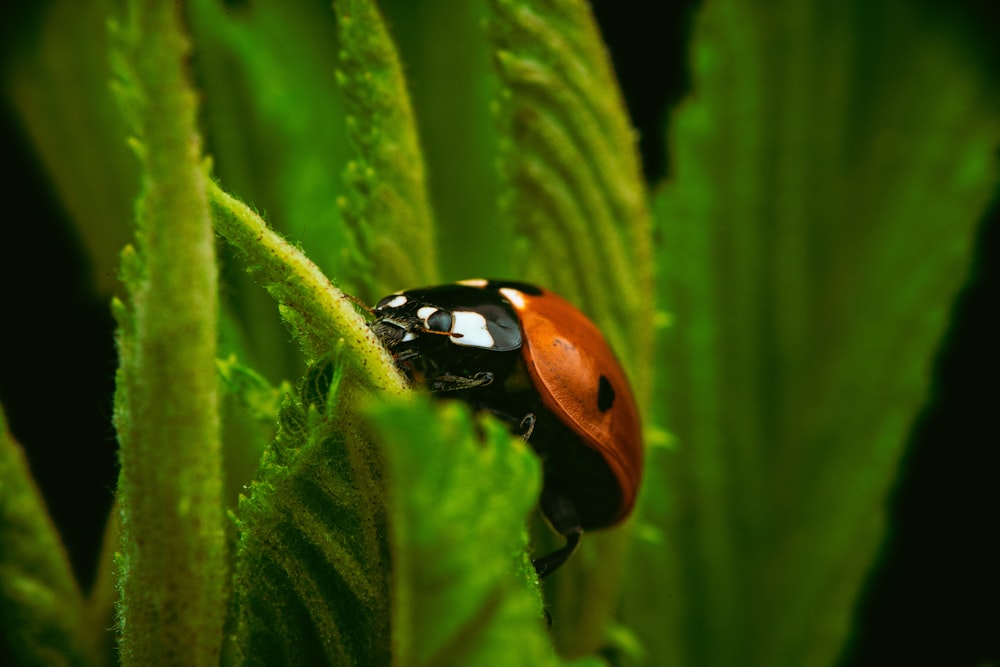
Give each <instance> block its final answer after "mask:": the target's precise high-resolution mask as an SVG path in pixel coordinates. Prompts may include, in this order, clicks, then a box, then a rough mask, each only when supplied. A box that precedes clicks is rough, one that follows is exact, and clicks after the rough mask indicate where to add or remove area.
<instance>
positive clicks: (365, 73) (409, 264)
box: [333, 0, 437, 303]
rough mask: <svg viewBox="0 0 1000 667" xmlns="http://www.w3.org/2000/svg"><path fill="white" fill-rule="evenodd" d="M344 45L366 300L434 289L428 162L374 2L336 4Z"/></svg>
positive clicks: (348, 203) (349, 202) (351, 188)
mask: <svg viewBox="0 0 1000 667" xmlns="http://www.w3.org/2000/svg"><path fill="white" fill-rule="evenodd" d="M333 7H334V10H335V11H336V14H337V25H338V28H339V33H338V34H339V37H340V43H341V52H340V70H339V71H338V76H337V78H338V80H339V82H340V88H341V91H342V92H343V95H344V100H345V103H346V105H347V113H348V116H347V129H348V133H349V137H350V139H351V143H352V144H353V146H354V150H355V158H354V159H353V160H351V161H350V162H349V163H348V164H347V168H346V169H345V170H344V180H345V181H346V185H347V193H346V196H345V197H344V201H343V215H344V218H345V220H346V221H347V223H348V224H349V226H350V229H351V231H352V232H353V234H354V236H355V242H356V243H357V244H358V246H359V248H358V252H356V253H355V254H354V255H353V256H352V259H354V262H355V263H354V266H353V267H352V268H353V269H354V270H353V271H352V273H354V274H356V275H357V276H359V277H364V278H366V279H367V284H366V285H365V287H366V288H367V289H366V290H365V291H364V292H363V293H362V294H361V296H363V297H365V298H367V300H368V301H370V302H372V303H374V301H375V300H377V299H379V298H381V297H382V296H384V295H386V294H389V293H391V292H392V291H394V290H398V289H404V288H406V287H413V286H417V285H427V284H433V283H435V282H436V276H437V257H436V252H435V244H434V227H433V225H432V223H433V220H432V217H431V210H430V202H429V201H428V196H427V183H426V178H425V176H424V159H423V155H421V153H420V146H419V140H418V136H417V127H416V121H415V119H414V117H413V110H412V108H411V106H410V97H409V94H408V93H407V90H406V81H405V80H404V79H403V72H402V69H401V66H400V63H399V56H398V54H397V53H396V47H395V45H394V44H393V43H392V40H391V39H390V37H389V33H388V31H387V30H386V27H385V23H384V22H383V20H382V17H381V15H380V14H379V11H378V9H377V8H376V7H375V4H374V2H372V1H371V0H337V2H335V3H334V4H333Z"/></svg>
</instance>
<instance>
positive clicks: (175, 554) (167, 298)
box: [114, 0, 229, 665]
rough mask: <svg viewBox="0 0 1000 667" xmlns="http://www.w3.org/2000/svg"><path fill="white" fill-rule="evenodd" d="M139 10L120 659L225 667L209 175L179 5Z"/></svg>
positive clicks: (120, 60)
mask: <svg viewBox="0 0 1000 667" xmlns="http://www.w3.org/2000/svg"><path fill="white" fill-rule="evenodd" d="M129 9H130V11H129V19H128V20H129V23H128V24H127V25H126V26H125V27H122V28H118V29H117V34H116V37H117V39H118V40H119V41H118V43H117V44H116V50H115V51H114V56H115V58H116V63H117V66H118V68H119V71H120V74H121V76H122V81H121V82H120V83H119V86H118V93H119V99H120V101H121V103H122V106H123V109H124V110H125V113H126V116H127V118H128V119H129V120H130V121H131V122H132V123H133V125H134V128H135V131H136V133H137V136H138V139H137V140H136V142H135V146H136V148H137V152H138V153H139V156H140V159H141V161H142V167H143V180H144V185H143V194H142V196H141V198H140V200H139V203H138V206H137V231H136V240H137V251H131V250H127V251H126V252H125V253H123V257H122V276H123V280H124V282H125V284H126V286H127V287H128V290H129V302H128V305H127V306H126V305H123V304H121V303H118V304H117V305H116V311H117V313H116V314H117V315H118V316H119V340H120V345H119V353H120V357H121V368H120V369H119V373H118V386H117V389H116V394H115V426H116V428H117V431H118V437H119V441H120V443H121V449H120V460H121V474H120V477H119V483H118V503H119V509H120V512H121V530H122V540H121V550H122V552H121V554H120V556H119V559H118V568H119V569H118V585H119V589H120V599H119V608H118V624H119V629H120V632H121V639H120V643H119V652H120V657H121V660H122V662H123V663H124V664H141V665H147V664H152V663H154V662H155V663H156V664H165V665H166V664H178V665H208V664H218V661H219V652H220V649H221V645H222V627H223V623H224V621H225V614H226V599H227V593H228V587H229V586H228V569H229V568H228V560H227V556H228V554H227V550H226V543H225V526H224V523H223V518H224V516H223V512H222V493H221V489H222V464H221V446H220V440H219V417H218V392H217V382H218V380H217V377H216V373H215V357H216V336H217V331H216V319H217V311H218V296H217V292H218V285H217V276H216V266H215V238H214V234H213V232H212V227H211V220H210V217H209V204H208V195H207V185H208V177H207V175H206V173H205V170H204V167H203V166H202V156H201V142H200V139H199V137H198V134H197V131H196V123H195V116H196V104H195V94H194V91H193V90H192V89H191V87H190V85H189V82H188V81H187V78H186V77H187V68H186V62H187V57H188V54H189V50H190V47H189V44H188V42H187V37H186V36H185V35H184V33H183V32H182V29H181V17H180V16H179V13H178V12H179V5H176V4H169V3H168V4H164V3H154V2H140V1H138V0H137V1H136V2H132V3H131V4H130V8H129ZM151 628H156V631H155V632H153V631H151Z"/></svg>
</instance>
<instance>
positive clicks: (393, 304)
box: [379, 294, 409, 308]
mask: <svg viewBox="0 0 1000 667" xmlns="http://www.w3.org/2000/svg"><path fill="white" fill-rule="evenodd" d="M407 301H409V299H407V298H406V295H405V294H397V295H395V296H394V297H392V298H391V299H389V300H388V301H386V302H385V303H383V304H381V305H380V306H379V307H381V308H399V307H400V306H405V305H406V302H407Z"/></svg>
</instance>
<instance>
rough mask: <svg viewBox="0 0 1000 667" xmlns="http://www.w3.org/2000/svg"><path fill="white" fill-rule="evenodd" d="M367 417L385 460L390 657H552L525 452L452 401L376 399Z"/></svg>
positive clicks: (532, 477)
mask: <svg viewBox="0 0 1000 667" xmlns="http://www.w3.org/2000/svg"><path fill="white" fill-rule="evenodd" d="M369 419H370V422H371V425H372V427H373V428H374V429H375V431H376V432H377V433H378V435H379V437H380V440H381V442H382V446H383V448H384V451H385V459H386V462H387V464H388V468H387V470H386V473H387V481H388V489H389V507H390V509H389V512H390V523H389V525H390V529H391V544H392V561H393V583H394V603H393V621H392V622H393V637H394V642H393V644H394V656H393V664H396V665H400V666H401V667H408V666H416V665H543V664H555V662H556V661H555V658H554V655H553V653H552V648H551V646H550V644H549V642H548V640H547V639H546V636H545V619H544V617H543V615H542V609H541V599H540V597H539V592H538V588H537V584H535V583H534V582H535V581H536V577H535V573H534V568H533V567H532V566H531V563H530V561H529V560H528V558H527V550H526V548H527V536H526V532H525V522H526V519H527V517H528V515H529V513H530V512H531V510H532V508H533V506H534V503H535V502H536V500H537V497H538V493H539V490H540V485H541V472H540V468H539V462H538V460H537V458H536V457H535V455H534V453H533V452H532V451H531V449H530V448H529V447H527V446H526V445H525V444H523V443H522V442H520V441H517V440H514V439H513V438H512V437H511V436H510V435H509V433H507V431H506V429H504V428H502V427H501V426H500V425H499V424H497V423H494V422H493V421H488V422H484V423H481V424H479V425H478V426H477V427H475V428H474V425H473V423H472V419H471V417H470V415H469V412H468V410H467V409H466V408H465V407H464V406H460V405H459V404H457V403H449V404H446V405H439V406H436V407H435V408H434V409H433V410H431V408H430V406H429V404H428V402H427V400H426V399H422V400H420V401H418V402H416V403H399V402H397V403H393V404H389V405H377V406H374V407H373V408H372V409H371V410H370V412H369ZM477 434H478V435H477ZM470 480H475V482H474V483H470Z"/></svg>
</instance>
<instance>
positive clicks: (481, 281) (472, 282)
mask: <svg viewBox="0 0 1000 667" xmlns="http://www.w3.org/2000/svg"><path fill="white" fill-rule="evenodd" d="M458 284H459V285H468V286H469V287H486V286H487V285H488V284H489V281H488V280H486V279H485V278H469V279H468V280H459V281H458Z"/></svg>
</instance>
